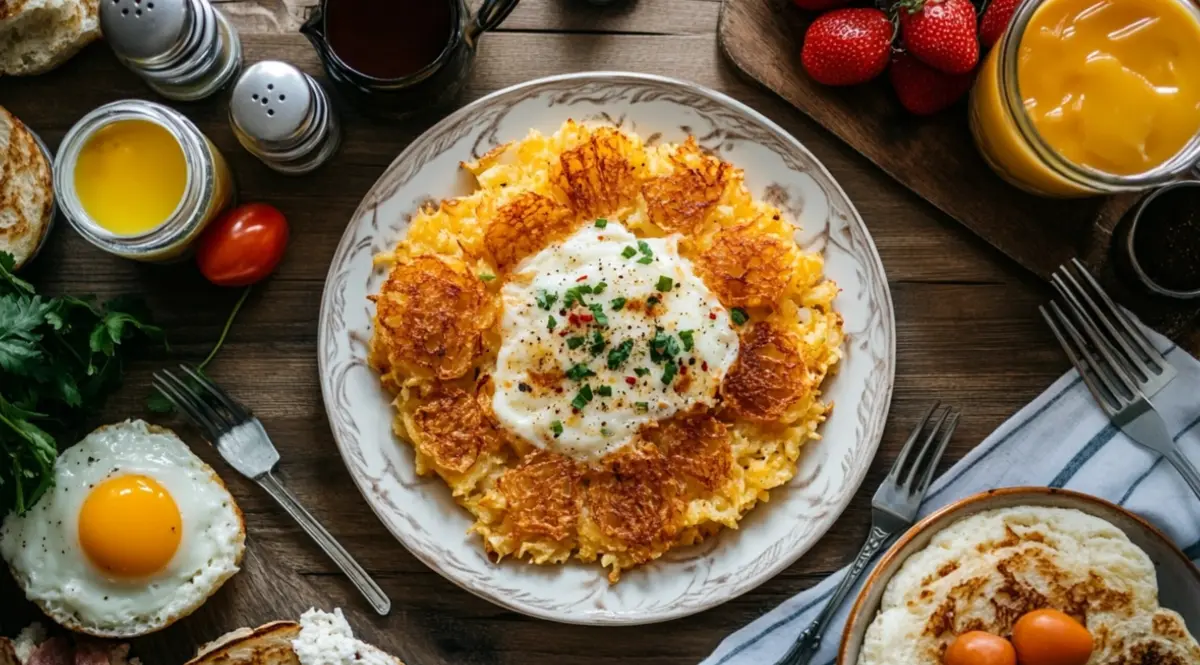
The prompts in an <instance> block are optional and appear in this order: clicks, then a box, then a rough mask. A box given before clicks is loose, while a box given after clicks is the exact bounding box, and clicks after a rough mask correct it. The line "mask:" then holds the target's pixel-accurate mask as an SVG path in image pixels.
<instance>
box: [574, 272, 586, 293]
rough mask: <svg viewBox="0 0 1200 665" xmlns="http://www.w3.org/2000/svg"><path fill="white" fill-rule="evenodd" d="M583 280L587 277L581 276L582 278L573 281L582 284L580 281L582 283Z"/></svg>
mask: <svg viewBox="0 0 1200 665" xmlns="http://www.w3.org/2000/svg"><path fill="white" fill-rule="evenodd" d="M585 279H587V275H583V276H581V277H580V278H579V279H577V280H575V281H576V282H582V281H583V280H585ZM572 293H574V291H572Z"/></svg>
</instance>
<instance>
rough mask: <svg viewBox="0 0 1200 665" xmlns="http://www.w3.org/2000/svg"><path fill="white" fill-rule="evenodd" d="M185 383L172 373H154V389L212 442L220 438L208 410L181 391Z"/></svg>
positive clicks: (217, 428)
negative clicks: (186, 416)
mask: <svg viewBox="0 0 1200 665" xmlns="http://www.w3.org/2000/svg"><path fill="white" fill-rule="evenodd" d="M182 386H183V383H182V382H181V381H180V380H179V379H178V378H176V377H175V375H173V374H171V373H170V372H168V371H166V370H163V371H161V372H155V373H154V387H155V388H156V389H157V390H158V392H160V393H162V394H163V396H164V397H166V398H167V399H168V400H170V402H171V403H172V404H174V405H175V406H176V407H178V408H179V409H180V410H181V411H183V412H184V413H186V414H187V415H188V417H189V418H191V419H192V422H193V423H195V424H196V425H198V426H199V427H200V428H201V429H203V430H204V431H205V433H206V434H207V435H208V438H209V440H210V441H216V440H217V439H218V438H220V435H221V434H220V433H221V430H220V428H219V427H218V426H217V424H216V423H215V422H213V420H212V419H211V418H209V416H208V413H207V409H205V408H204V405H203V404H201V403H200V402H199V401H198V400H196V399H194V397H192V396H190V395H188V394H187V393H186V392H184V391H183V390H181V387H182Z"/></svg>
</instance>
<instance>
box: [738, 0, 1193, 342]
mask: <svg viewBox="0 0 1200 665" xmlns="http://www.w3.org/2000/svg"><path fill="white" fill-rule="evenodd" d="M811 19H812V15H811V13H810V12H803V11H800V10H798V9H796V8H795V7H793V6H791V3H790V2H789V1H788V0H723V3H722V6H721V19H720V24H719V27H718V39H719V42H720V45H721V50H722V51H723V52H724V54H725V56H726V57H727V58H728V59H729V60H730V61H731V62H732V63H733V64H734V66H736V67H737V68H738V69H739V70H740V71H741V72H742V73H743V74H744V75H745V76H748V77H749V78H751V79H753V80H755V81H757V82H758V83H760V84H762V85H763V86H766V87H767V88H769V89H770V90H772V91H773V92H775V93H776V94H778V95H779V96H781V97H783V98H784V99H785V100H787V101H788V102H789V103H791V104H792V105H793V106H795V107H796V108H798V109H800V110H801V111H803V112H804V113H806V114H808V115H809V116H810V117H812V118H813V119H814V120H816V121H817V122H819V123H820V124H821V125H823V126H824V127H825V128H826V129H828V130H829V131H831V132H833V133H834V134H836V135H837V136H838V137H840V138H841V139H842V140H844V141H846V142H847V143H849V144H850V145H851V146H852V147H854V148H855V149H856V150H858V151H859V152H861V153H862V154H863V155H864V156H866V157H867V158H868V159H870V160H871V161H873V162H875V164H876V165H878V166H879V167H880V168H881V169H883V170H884V171H886V172H887V173H888V174H889V175H891V176H892V177H893V178H895V179H896V180H899V181H900V182H901V183H902V184H903V185H905V186H906V187H908V188H909V189H911V190H913V191H914V192H916V193H917V194H918V195H919V196H921V197H922V198H924V199H925V200H927V201H929V202H930V203H932V204H933V205H934V206H936V207H937V208H939V209H941V210H942V211H944V212H945V213H946V214H948V215H950V216H951V217H953V218H954V219H956V220H958V221H959V222H961V223H962V224H963V225H964V226H966V227H967V228H969V229H971V230H972V231H974V232H975V233H976V234H978V235H979V236H980V237H982V238H983V239H984V240H986V241H987V242H989V243H990V244H992V245H993V246H995V247H996V248H997V249H999V250H1000V251H1002V252H1004V253H1005V254H1007V255H1008V256H1009V257H1011V258H1012V259H1013V260H1015V261H1017V262H1018V263H1020V264H1021V265H1023V266H1025V267H1026V268H1028V269H1029V270H1031V271H1033V272H1034V273H1036V274H1037V275H1039V276H1041V277H1042V278H1047V277H1048V276H1049V275H1050V273H1051V272H1052V271H1053V270H1054V269H1055V268H1057V267H1058V266H1059V265H1060V264H1062V263H1063V262H1064V261H1066V260H1068V259H1070V258H1072V257H1077V258H1079V259H1080V260H1082V261H1084V262H1085V263H1086V264H1087V265H1088V266H1089V267H1091V268H1092V269H1093V270H1094V271H1095V272H1096V273H1097V274H1099V275H1101V277H1102V279H1103V281H1104V282H1105V284H1106V286H1107V287H1108V288H1109V289H1110V290H1111V292H1112V293H1113V294H1114V295H1115V296H1116V297H1117V299H1118V300H1120V301H1121V302H1123V303H1125V304H1126V305H1127V306H1129V307H1131V308H1132V309H1134V311H1136V312H1137V313H1138V314H1139V315H1140V316H1141V317H1142V318H1143V320H1144V321H1146V322H1147V323H1149V324H1150V325H1152V326H1153V327H1155V328H1157V329H1159V330H1161V331H1163V332H1164V333H1166V334H1168V335H1171V336H1172V337H1175V338H1179V337H1181V336H1184V335H1186V334H1188V333H1190V332H1193V331H1194V329H1195V324H1196V323H1197V322H1198V321H1200V303H1197V304H1190V303H1187V302H1180V301H1173V300H1169V299H1162V298H1154V297H1150V296H1146V295H1143V294H1141V293H1139V292H1138V291H1137V290H1136V289H1134V288H1129V286H1130V285H1127V284H1124V283H1123V281H1122V280H1121V279H1120V278H1119V277H1118V276H1117V275H1116V274H1115V273H1114V271H1113V270H1112V268H1111V266H1110V260H1109V259H1110V252H1109V248H1110V245H1111V244H1112V232H1113V228H1114V227H1115V226H1116V224H1117V222H1118V221H1120V218H1121V215H1122V214H1124V212H1125V211H1126V210H1128V209H1129V208H1130V207H1131V206H1132V205H1133V203H1134V202H1135V201H1136V200H1137V196H1136V195H1122V196H1114V197H1097V198H1091V199H1074V200H1055V199H1045V198H1040V197H1036V196H1033V195H1031V194H1026V193H1025V192H1023V191H1021V190H1019V189H1017V188H1015V187H1013V186H1011V185H1009V184H1008V183H1006V182H1004V181H1003V180H1001V179H1000V178H999V177H998V176H996V174H995V173H993V172H992V170H991V169H990V168H989V167H988V166H987V164H986V163H985V162H984V161H983V158H982V157H981V156H980V155H979V153H978V152H977V151H976V149H975V144H974V142H973V140H972V139H971V133H970V130H969V129H968V127H967V109H966V104H965V102H964V103H960V104H959V105H958V106H955V107H954V108H951V109H947V110H946V111H943V112H942V113H940V114H937V115H935V116H932V117H928V118H918V117H915V116H912V115H910V114H908V113H907V112H905V111H904V109H903V108H901V107H900V104H899V102H897V101H896V99H895V97H894V96H893V93H892V91H891V89H890V86H889V85H888V83H887V81H886V80H884V79H883V78H881V79H879V80H877V81H873V82H871V83H868V84H866V85H861V86H855V87H850V88H829V87H825V86H821V85H818V84H816V83H815V82H813V81H812V80H811V79H809V78H808V76H807V75H806V74H805V73H804V71H803V69H802V68H801V66H800V58H799V53H800V44H801V40H802V37H803V35H804V30H805V28H807V26H808V23H809V22H810V21H811ZM870 222H871V220H867V223H868V225H869V224H870Z"/></svg>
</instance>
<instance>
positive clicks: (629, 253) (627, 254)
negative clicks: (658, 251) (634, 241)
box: [621, 247, 637, 259]
mask: <svg viewBox="0 0 1200 665" xmlns="http://www.w3.org/2000/svg"><path fill="white" fill-rule="evenodd" d="M634 254H637V250H636V249H634V248H633V247H626V248H625V249H623V250H621V256H623V257H625V258H627V259H632V258H633V255H634Z"/></svg>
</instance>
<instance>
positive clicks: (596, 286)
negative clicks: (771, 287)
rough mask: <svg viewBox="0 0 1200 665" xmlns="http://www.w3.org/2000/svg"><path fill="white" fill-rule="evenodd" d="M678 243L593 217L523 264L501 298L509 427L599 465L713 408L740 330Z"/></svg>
mask: <svg viewBox="0 0 1200 665" xmlns="http://www.w3.org/2000/svg"><path fill="white" fill-rule="evenodd" d="M678 240H679V236H678V235H671V236H668V237H665V238H647V239H639V238H638V237H637V236H635V235H634V234H632V233H630V232H629V231H628V230H627V229H625V227H624V226H622V225H621V224H619V223H617V222H615V221H608V220H598V221H596V222H595V223H593V224H589V225H587V226H585V227H583V228H581V229H580V230H579V231H577V232H575V233H574V234H573V235H571V236H569V237H568V238H566V239H565V240H564V241H562V242H560V243H554V244H551V245H550V246H548V247H546V248H545V249H543V250H542V251H540V252H539V253H537V254H535V255H533V256H531V257H529V258H528V259H526V260H525V261H524V262H522V263H521V264H520V265H519V266H518V267H517V270H516V271H515V272H514V273H513V275H512V276H511V278H510V280H509V281H508V282H507V283H506V284H505V285H504V287H503V289H502V291H501V295H502V297H503V300H504V316H503V320H502V322H501V326H502V331H503V339H504V342H503V344H502V345H501V347H500V351H499V354H498V356H497V360H496V372H495V375H494V378H495V381H496V390H495V396H494V397H493V401H492V408H493V410H494V412H495V414H496V417H497V418H498V419H499V420H500V422H501V423H502V424H504V425H505V426H506V427H507V428H508V429H509V430H510V431H512V432H515V433H517V434H518V435H520V436H521V437H523V438H524V439H526V440H528V441H529V442H531V443H533V444H534V445H536V446H538V447H540V448H542V449H545V450H550V451H554V452H558V453H561V454H564V455H568V456H570V457H573V458H575V459H580V460H588V461H595V460H599V459H601V458H602V457H603V456H604V455H606V454H608V453H610V452H612V451H614V450H616V449H618V448H620V447H621V446H623V445H624V444H625V443H627V442H629V441H630V440H631V439H632V438H633V437H634V436H635V435H636V434H637V432H638V429H639V428H640V427H641V426H642V425H644V424H647V423H650V422H654V421H658V420H663V419H666V418H669V417H670V416H672V415H673V414H675V413H676V412H678V411H683V410H687V409H690V408H693V407H696V406H698V405H705V406H712V405H713V404H714V403H715V402H716V397H717V391H718V389H719V388H720V385H721V380H722V379H723V378H724V376H725V374H726V372H727V371H728V370H729V367H730V366H731V365H732V364H733V362H734V361H735V360H736V359H737V355H738V335H737V332H736V331H735V330H734V329H733V326H732V325H731V322H730V313H729V312H728V311H727V310H726V309H725V308H724V307H723V306H722V305H721V303H720V301H719V300H718V299H717V297H716V295H714V294H713V293H712V291H710V290H709V289H708V287H707V286H706V285H705V284H704V282H703V281H702V280H701V279H700V278H699V277H697V276H696V274H695V273H694V272H693V271H692V266H691V262H690V261H688V260H687V259H686V258H684V257H682V256H680V254H679V249H678Z"/></svg>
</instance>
